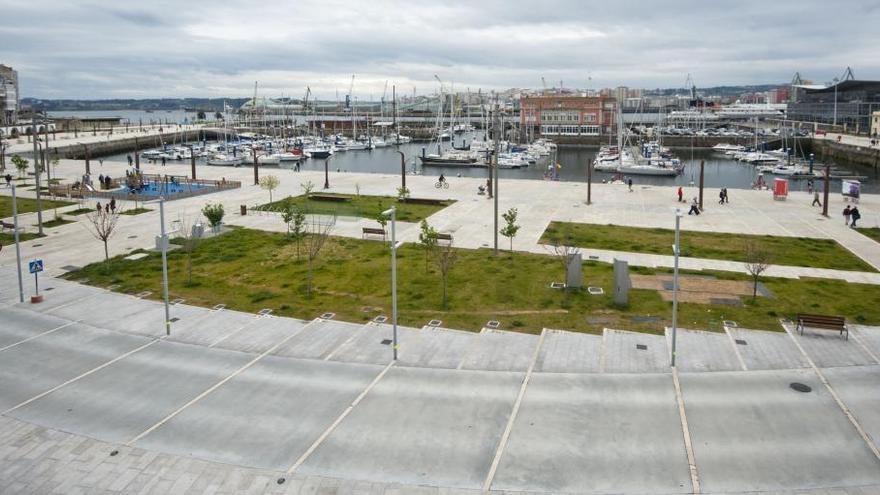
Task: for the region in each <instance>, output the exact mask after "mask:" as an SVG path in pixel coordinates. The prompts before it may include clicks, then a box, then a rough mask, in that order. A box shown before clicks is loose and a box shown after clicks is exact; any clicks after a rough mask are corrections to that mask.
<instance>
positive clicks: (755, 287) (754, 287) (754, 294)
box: [752, 277, 758, 299]
mask: <svg viewBox="0 0 880 495" xmlns="http://www.w3.org/2000/svg"><path fill="white" fill-rule="evenodd" d="M756 297H758V277H755V279H754V283H753V284H752V299H755V298H756Z"/></svg>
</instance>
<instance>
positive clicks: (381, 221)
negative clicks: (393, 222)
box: [376, 211, 388, 230]
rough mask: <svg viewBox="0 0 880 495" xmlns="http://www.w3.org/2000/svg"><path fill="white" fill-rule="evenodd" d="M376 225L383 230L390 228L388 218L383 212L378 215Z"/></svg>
mask: <svg viewBox="0 0 880 495" xmlns="http://www.w3.org/2000/svg"><path fill="white" fill-rule="evenodd" d="M376 223H378V224H379V226H380V227H382V230H385V227H387V226H388V217H386V216H385V215H384V214H383V213H382V212H381V211H380V212H379V214H378V215H376Z"/></svg>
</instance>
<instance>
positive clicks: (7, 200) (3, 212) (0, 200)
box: [0, 196, 73, 218]
mask: <svg viewBox="0 0 880 495" xmlns="http://www.w3.org/2000/svg"><path fill="white" fill-rule="evenodd" d="M16 202H17V203H18V212H19V213H30V212H33V211H37V200H36V199H31V198H21V197H19V198H16ZM40 203H42V206H43V211H48V210H51V209H53V208H61V207H62V206H69V205H72V204H73V203H70V202H67V201H53V200H51V199H45V198H42V199H41V200H40ZM11 216H12V197H11V196H0V218H7V217H11Z"/></svg>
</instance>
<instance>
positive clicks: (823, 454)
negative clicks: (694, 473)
mask: <svg viewBox="0 0 880 495" xmlns="http://www.w3.org/2000/svg"><path fill="white" fill-rule="evenodd" d="M679 378H680V381H681V387H682V395H683V397H684V404H685V409H686V411H687V418H688V426H689V428H690V432H691V438H692V441H693V445H694V457H695V459H696V463H697V468H698V469H699V474H700V484H701V486H702V489H703V491H704V492H707V493H714V492H740V491H769V490H786V489H787V490H791V489H795V488H814V487H815V488H818V487H838V486H859V485H868V484H876V483H880V462H878V461H877V458H876V457H874V454H873V453H872V452H871V451H870V450H869V449H868V447H867V445H866V444H865V443H864V441H863V440H862V438H861V437H860V436H859V434H858V433H857V432H856V430H855V428H853V426H852V424H851V423H850V422H849V420H848V419H847V418H846V416H844V414H843V412H841V410H840V408H839V407H838V406H837V404H836V403H835V402H834V400H833V399H832V397H831V395H830V394H829V393H828V391H827V390H826V389H825V387H824V386H823V385H822V383H821V382H820V381H819V379H818V377H817V376H816V375H815V373H813V372H812V371H808V370H788V371H750V372H748V373H741V372H730V373H723V372H719V373H684V374H681V375H679ZM793 382H798V383H803V384H806V385H808V386H810V387H811V388H812V391H811V392H809V393H802V392H797V391H795V390H792V389H791V388H790V387H789V385H790V384H791V383H793Z"/></svg>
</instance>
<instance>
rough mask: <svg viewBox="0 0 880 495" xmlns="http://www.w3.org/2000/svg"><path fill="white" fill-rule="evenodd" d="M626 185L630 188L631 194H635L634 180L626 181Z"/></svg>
mask: <svg viewBox="0 0 880 495" xmlns="http://www.w3.org/2000/svg"><path fill="white" fill-rule="evenodd" d="M626 184H627V185H628V186H629V192H633V180H632V178H630V179H629V180H627V181H626Z"/></svg>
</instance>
